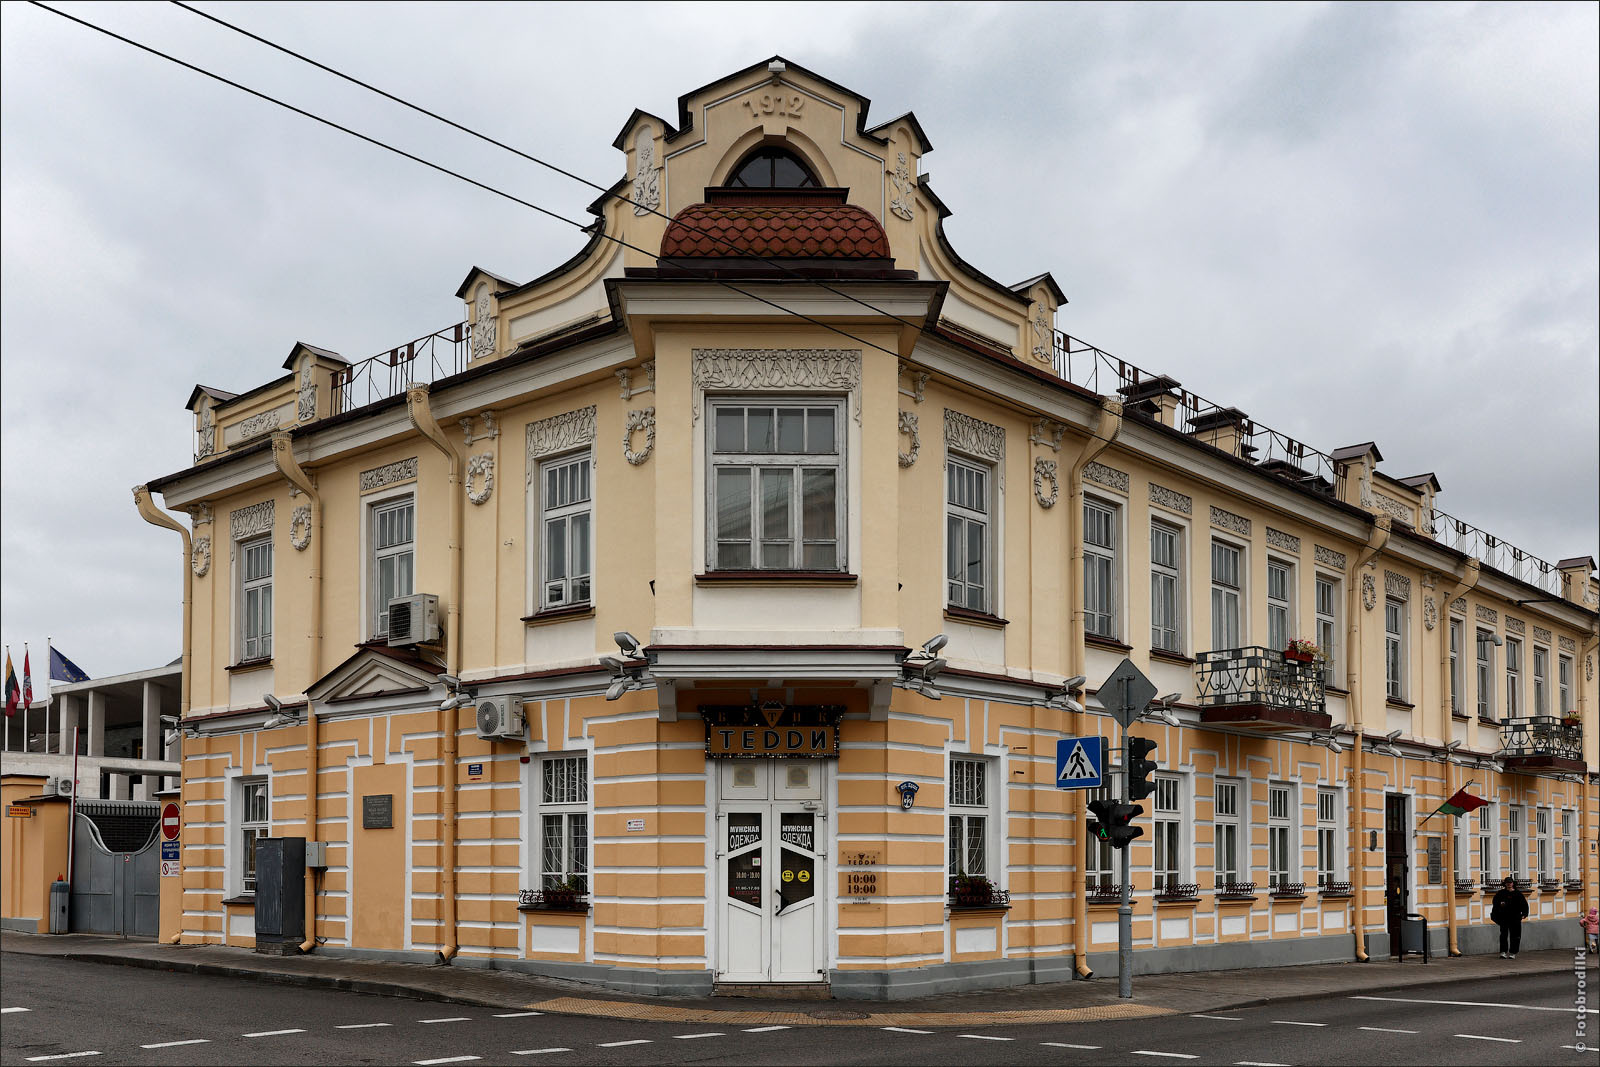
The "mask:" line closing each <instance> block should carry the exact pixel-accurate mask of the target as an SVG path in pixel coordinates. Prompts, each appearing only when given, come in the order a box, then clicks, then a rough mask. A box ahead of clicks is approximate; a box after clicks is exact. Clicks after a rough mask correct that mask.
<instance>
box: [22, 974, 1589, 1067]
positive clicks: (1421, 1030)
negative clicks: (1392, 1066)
mask: <svg viewBox="0 0 1600 1067" xmlns="http://www.w3.org/2000/svg"><path fill="white" fill-rule="evenodd" d="M1217 980H1218V981H1226V980H1227V979H1226V976H1225V975H1218V976H1217ZM1592 981H1593V980H1592V978H1591V984H1592ZM1575 992H1576V979H1575V977H1574V976H1573V975H1571V974H1545V975H1526V976H1518V977H1507V978H1501V979H1494V980H1487V981H1478V982H1472V983H1459V984H1453V985H1435V986H1425V987H1417V986H1412V987H1409V988H1407V989H1404V990H1399V991H1395V992H1392V993H1391V992H1385V991H1383V990H1370V991H1368V992H1367V993H1365V994H1362V995H1361V996H1359V997H1351V996H1343V997H1338V998H1332V999H1320V1000H1299V1001H1280V1002H1277V1003H1275V1004H1269V1005H1265V1006H1261V1007H1254V1008H1244V1009H1236V1010H1231V1011H1219V1012H1215V1013H1212V1014H1207V1015H1192V1016H1191V1015H1173V1016H1161V1017H1156V1018H1148V1019H1139V1020H1129V1021H1122V1022H1097V1023H1077V1024H1071V1025H1063V1024H1051V1025H1046V1026H995V1027H987V1028H934V1027H928V1028H925V1029H911V1028H904V1029H888V1028H882V1027H843V1026H827V1027H822V1026H819V1027H804V1026H795V1027H717V1026H712V1025H704V1024H690V1025H684V1024H671V1023H656V1022H635V1021H631V1020H620V1019H597V1018H590V1017H583V1016H561V1015H534V1014H529V1013H516V1012H507V1011H500V1010H496V1009H490V1008H468V1007H462V1006H460V1005H452V1004H438V1003H434V1002H426V1001H415V1000H406V999H398V998H389V997H374V996H366V995H363V994H359V993H344V992H336V991H328V990H315V989H305V988H300V987H294V986H278V985H273V984H268V983H261V982H254V981H247V980H244V979H237V978H224V977H211V976H200V975H186V974H171V973H165V972H160V971H149V970H143V969H136V968H126V967H116V966H108V965H105V964H98V963H80V962H76V961H72V960H61V959H54V958H48V957H37V956H24V955H15V954H6V955H4V956H0V1008H4V1009H5V1010H4V1013H3V1014H0V1063H3V1064H26V1063H45V1064H75V1063H94V1064H122V1063H126V1064H174V1065H176V1064H214V1063H251V1064H258V1063H259V1064H296V1065H303V1064H308V1063H333V1064H369V1063H370V1064H424V1065H433V1064H446V1063H477V1064H527V1063H550V1064H552V1065H556V1064H570V1063H586V1064H587V1063H593V1064H648V1065H663V1064H679V1063H682V1064H690V1063H693V1064H702V1063H704V1064H722V1063H727V1064H737V1063H756V1064H960V1065H962V1067H977V1065H980V1064H1013V1063H1049V1064H1099V1063H1114V1064H1147V1065H1150V1064H1161V1063H1166V1064H1170V1065H1181V1064H1194V1065H1197V1067H1198V1065H1206V1064H1227V1065H1269V1064H1286V1065H1287V1064H1363V1065H1366V1064H1373V1063H1402V1064H1451V1065H1455V1064H1472V1065H1474V1067H1488V1065H1494V1064H1562V1063H1574V1064H1583V1063H1593V1062H1594V1053H1593V1051H1592V1050H1593V1048H1595V1047H1596V1046H1595V1044H1593V1043H1592V1042H1593V1041H1594V1032H1595V1027H1596V1026H1597V1025H1600V1016H1597V1015H1596V1014H1595V1010H1594V1009H1593V1008H1590V1009H1588V1014H1587V1015H1586V1016H1585V1019H1586V1027H1587V1031H1586V1035H1585V1036H1584V1038H1583V1039H1582V1040H1580V1039H1579V1038H1578V1037H1577V1035H1576V1019H1577V1016H1576V1014H1575V1012H1574V1009H1573V997H1574V994H1575ZM756 1003H758V1002H750V1001H742V1002H737V1004H738V1006H739V1007H750V1006H752V1004H756ZM1590 1003H1594V1000H1593V998H1591V1000H1590ZM819 1007H824V1005H819ZM827 1007H847V1005H844V1004H835V1005H827ZM18 1009H22V1010H18ZM1580 1044H1586V1045H1587V1046H1588V1049H1589V1051H1580V1050H1578V1049H1577V1048H1575V1047H1573V1046H1577V1045H1580Z"/></svg>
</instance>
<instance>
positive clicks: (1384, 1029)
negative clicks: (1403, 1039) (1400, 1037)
mask: <svg viewBox="0 0 1600 1067" xmlns="http://www.w3.org/2000/svg"><path fill="white" fill-rule="evenodd" d="M1356 1029H1358V1030H1371V1031H1372V1032H1373V1033H1375V1034H1414V1033H1416V1032H1417V1031H1415V1030H1396V1029H1394V1028H1392V1027H1388V1026H1358V1027H1356Z"/></svg>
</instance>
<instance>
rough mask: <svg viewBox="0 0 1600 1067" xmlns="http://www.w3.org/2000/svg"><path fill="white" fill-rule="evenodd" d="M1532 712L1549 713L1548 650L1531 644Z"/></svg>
mask: <svg viewBox="0 0 1600 1067" xmlns="http://www.w3.org/2000/svg"><path fill="white" fill-rule="evenodd" d="M1533 713H1534V714H1535V715H1548V714H1550V650H1549V649H1548V648H1540V647H1539V646H1538V645H1534V646H1533Z"/></svg>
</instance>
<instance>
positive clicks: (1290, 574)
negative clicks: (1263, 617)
mask: <svg viewBox="0 0 1600 1067" xmlns="http://www.w3.org/2000/svg"><path fill="white" fill-rule="evenodd" d="M1292 618H1294V565H1293V564H1290V563H1286V562H1284V561H1283V560H1281V559H1269V560H1267V647H1268V648H1274V649H1277V650H1278V651H1280V652H1281V651H1283V650H1284V649H1286V648H1288V647H1289V625H1290V620H1291V619H1292Z"/></svg>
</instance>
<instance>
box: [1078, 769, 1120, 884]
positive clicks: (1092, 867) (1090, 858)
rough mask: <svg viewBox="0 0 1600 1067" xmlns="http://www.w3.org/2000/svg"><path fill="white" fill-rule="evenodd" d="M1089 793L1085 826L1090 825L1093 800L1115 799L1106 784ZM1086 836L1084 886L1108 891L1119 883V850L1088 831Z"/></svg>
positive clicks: (1086, 802)
mask: <svg viewBox="0 0 1600 1067" xmlns="http://www.w3.org/2000/svg"><path fill="white" fill-rule="evenodd" d="M1088 794H1089V795H1088V796H1087V797H1085V798H1084V809H1083V812H1084V814H1083V819H1084V825H1085V826H1087V825H1088V822H1089V820H1090V819H1091V818H1092V817H1093V816H1091V815H1090V814H1089V808H1088V805H1089V804H1090V803H1091V802H1093V801H1096V800H1112V799H1114V798H1113V797H1112V796H1111V790H1110V789H1109V788H1108V787H1106V786H1101V787H1100V788H1099V789H1092V790H1089V791H1088ZM1084 838H1085V839H1086V843H1085V846H1084V851H1085V856H1084V862H1085V870H1084V874H1085V881H1084V886H1085V888H1087V889H1088V890H1089V891H1090V892H1093V891H1094V890H1096V889H1098V890H1101V891H1102V892H1108V891H1110V889H1111V887H1112V886H1114V885H1116V884H1117V850H1116V849H1114V848H1112V847H1111V842H1109V841H1102V840H1101V839H1100V838H1099V837H1098V836H1096V835H1093V834H1089V833H1088V832H1085V833H1084Z"/></svg>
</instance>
